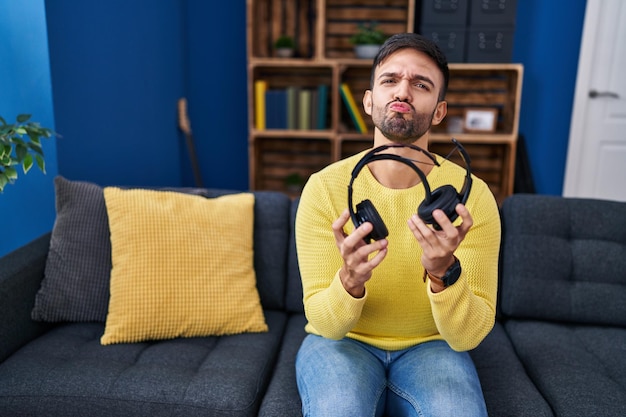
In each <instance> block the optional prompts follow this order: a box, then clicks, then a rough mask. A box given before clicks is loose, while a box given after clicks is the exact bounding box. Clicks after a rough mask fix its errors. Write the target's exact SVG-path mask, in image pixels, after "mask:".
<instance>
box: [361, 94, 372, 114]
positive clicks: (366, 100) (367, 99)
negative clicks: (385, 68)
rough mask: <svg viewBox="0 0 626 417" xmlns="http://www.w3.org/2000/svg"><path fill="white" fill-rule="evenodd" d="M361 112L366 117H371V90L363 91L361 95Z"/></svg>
mask: <svg viewBox="0 0 626 417" xmlns="http://www.w3.org/2000/svg"><path fill="white" fill-rule="evenodd" d="M363 110H365V114H367V115H368V116H371V115H372V90H365V94H363Z"/></svg>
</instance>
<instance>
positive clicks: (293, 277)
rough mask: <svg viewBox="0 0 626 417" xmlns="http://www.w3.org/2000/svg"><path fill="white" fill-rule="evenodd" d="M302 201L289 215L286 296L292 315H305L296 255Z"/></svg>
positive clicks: (293, 207) (288, 309) (297, 201)
mask: <svg viewBox="0 0 626 417" xmlns="http://www.w3.org/2000/svg"><path fill="white" fill-rule="evenodd" d="M299 203H300V199H299V198H297V199H295V200H294V201H293V203H292V204H291V209H290V211H291V213H290V215H289V219H290V220H289V224H290V225H291V231H290V233H289V255H288V267H287V292H286V294H285V307H286V308H287V311H289V312H290V313H304V304H303V302H302V278H301V277H300V267H299V265H298V255H297V253H296V233H295V223H296V212H297V211H298V204H299Z"/></svg>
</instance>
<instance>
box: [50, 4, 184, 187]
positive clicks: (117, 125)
mask: <svg viewBox="0 0 626 417" xmlns="http://www.w3.org/2000/svg"><path fill="white" fill-rule="evenodd" d="M46 12H47V18H48V33H49V42H50V66H51V72H52V86H53V92H54V105H55V111H56V126H57V130H58V131H59V132H60V133H61V134H62V135H63V138H62V139H60V140H59V141H58V145H57V146H58V155H59V156H58V162H59V173H60V174H61V175H63V176H65V177H67V178H68V179H72V180H86V181H93V182H95V183H98V184H101V185H110V184H119V185H148V186H149V185H172V186H175V185H180V184H181V161H180V160H181V147H180V137H179V132H178V128H177V111H176V102H177V100H178V98H179V97H180V96H182V94H183V85H184V81H183V80H184V74H183V68H184V64H183V60H184V53H183V47H184V43H183V9H182V6H181V2H180V1H178V0H160V1H158V2H154V1H152V0H132V1H128V0H107V1H93V0H92V1H84V0H54V1H47V2H46Z"/></svg>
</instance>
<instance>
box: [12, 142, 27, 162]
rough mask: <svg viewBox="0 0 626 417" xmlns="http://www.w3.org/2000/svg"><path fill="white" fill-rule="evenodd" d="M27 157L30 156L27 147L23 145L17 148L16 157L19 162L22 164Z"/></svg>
mask: <svg viewBox="0 0 626 417" xmlns="http://www.w3.org/2000/svg"><path fill="white" fill-rule="evenodd" d="M26 155H28V148H27V147H26V146H24V145H22V144H18V145H16V146H15V156H16V157H17V158H16V159H17V162H22V161H23V160H24V157H26Z"/></svg>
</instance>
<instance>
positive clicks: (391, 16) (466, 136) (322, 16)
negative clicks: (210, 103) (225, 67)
mask: <svg viewBox="0 0 626 417" xmlns="http://www.w3.org/2000/svg"><path fill="white" fill-rule="evenodd" d="M247 7H248V8H247V12H248V26H247V27H248V34H247V35H248V36H247V41H248V76H249V79H248V111H249V124H250V137H249V156H250V188H251V189H257V190H262V189H267V190H280V191H286V192H288V193H291V194H292V195H294V194H293V193H294V191H290V188H289V187H288V183H287V181H286V179H287V178H288V177H290V176H292V174H298V175H299V176H300V177H302V178H303V179H304V180H306V178H308V177H309V176H310V175H311V174H312V173H314V172H317V171H319V170H320V169H322V168H324V167H325V166H327V165H329V164H331V163H333V162H335V161H337V160H339V159H343V158H345V157H348V156H351V155H354V154H356V153H358V152H360V151H362V150H364V149H367V148H371V146H372V143H373V141H372V138H373V131H374V127H373V124H372V122H371V118H370V117H369V116H367V115H366V114H365V111H364V109H363V106H362V100H363V94H364V92H365V91H366V90H367V89H369V85H370V76H371V66H372V60H371V59H356V58H355V57H354V54H353V47H352V45H351V44H350V43H349V38H350V36H351V35H352V34H353V33H354V32H355V31H356V28H357V26H358V24H359V23H368V22H370V21H378V22H379V23H380V26H379V27H380V28H381V29H382V30H383V31H384V32H385V33H389V34H391V33H397V32H405V31H408V32H412V31H413V20H414V11H415V10H414V9H415V2H414V1H413V0H301V1H298V2H289V1H285V0H247ZM284 33H287V34H289V35H292V36H295V37H296V38H297V44H298V51H297V54H296V56H295V57H294V58H276V57H274V56H273V50H272V43H273V40H275V39H276V38H277V37H278V36H279V35H281V34H284ZM449 68H450V77H451V78H450V85H449V90H448V94H447V97H446V100H447V102H448V115H447V117H446V118H445V119H444V122H443V123H442V124H441V125H440V126H434V127H433V129H432V132H431V137H430V142H431V143H430V144H429V146H430V149H431V150H432V151H433V152H436V153H439V154H441V155H442V156H445V155H447V154H448V153H449V152H450V150H451V149H453V146H452V143H451V142H450V139H451V138H452V137H455V138H456V139H458V140H459V141H460V142H461V143H463V145H464V146H465V147H466V149H467V150H468V152H469V153H470V156H471V158H472V169H473V172H474V173H475V175H476V176H478V177H479V178H482V179H484V180H485V181H486V182H487V184H489V187H490V188H491V190H492V191H493V193H494V194H495V196H496V198H497V200H498V201H499V202H501V201H502V200H503V199H504V198H505V197H506V196H508V195H509V194H511V193H512V192H513V175H514V172H515V153H516V144H517V135H518V126H519V110H520V102H521V85H522V78H523V67H522V65H520V64H506V63H505V64H500V63H498V64H482V63H481V64H473V63H458V64H457V63H454V64H450V65H449ZM257 80H264V81H267V84H268V88H269V89H287V88H288V87H298V89H300V90H301V89H314V88H315V87H316V86H320V85H327V86H328V91H327V96H328V102H327V103H326V104H327V113H328V114H327V118H326V119H325V121H326V125H322V124H320V125H319V126H317V125H316V126H317V127H319V128H321V129H322V130H316V129H313V128H311V129H298V127H301V126H307V123H299V124H298V125H296V128H295V129H293V128H292V129H275V128H274V129H266V130H257V129H256V128H255V126H256V124H255V120H254V117H255V114H256V112H255V107H254V103H255V97H254V93H255V92H254V83H255V81H257ZM342 83H346V84H347V85H348V86H349V87H350V90H351V92H352V95H353V98H354V100H355V103H356V107H357V109H358V111H359V112H360V113H361V116H362V118H363V120H364V121H365V123H366V125H367V128H368V132H367V133H365V134H361V133H358V132H357V130H356V128H355V126H354V122H353V121H352V118H351V116H350V114H349V113H348V111H347V107H346V105H345V103H344V102H343V100H342V98H341V95H340V94H339V87H340V85H341V84H342ZM291 90H293V89H290V91H291ZM322 90H323V89H322ZM275 93H276V92H272V94H275ZM318 93H319V94H318V96H320V95H322V94H321V93H322V91H321V90H319V89H318ZM266 97H267V96H266ZM291 102H293V101H291ZM312 102H314V101H312ZM272 103H273V104H272V105H271V106H270V107H272V108H280V107H281V105H280V103H279V104H275V103H276V102H275V101H272ZM288 107H289V106H288ZM289 108H291V107H289ZM467 108H493V109H497V115H498V119H497V125H496V129H495V131H494V132H488V133H469V132H463V131H461V132H460V133H452V132H451V131H450V130H457V129H449V124H448V123H449V121H451V120H454V119H455V118H457V119H460V120H463V117H464V114H465V111H466V109H467ZM266 110H267V108H266ZM317 114H319V111H318V112H317ZM275 115H276V114H272V115H271V116H275ZM266 117H267V113H266ZM315 117H316V115H314V114H312V118H315ZM289 120H292V119H291V118H290V119H289ZM318 120H319V118H318ZM457 121H458V120H457ZM272 125H273V126H276V125H284V123H276V122H275V121H272ZM287 126H288V127H293V126H294V124H293V123H291V124H288V125H287ZM450 127H451V124H450ZM451 159H452V160H455V159H456V160H457V161H458V162H459V163H460V162H461V161H460V159H459V157H458V154H457V153H456V152H454V153H453V154H452V155H451ZM295 193H296V194H297V191H296V192H295Z"/></svg>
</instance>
